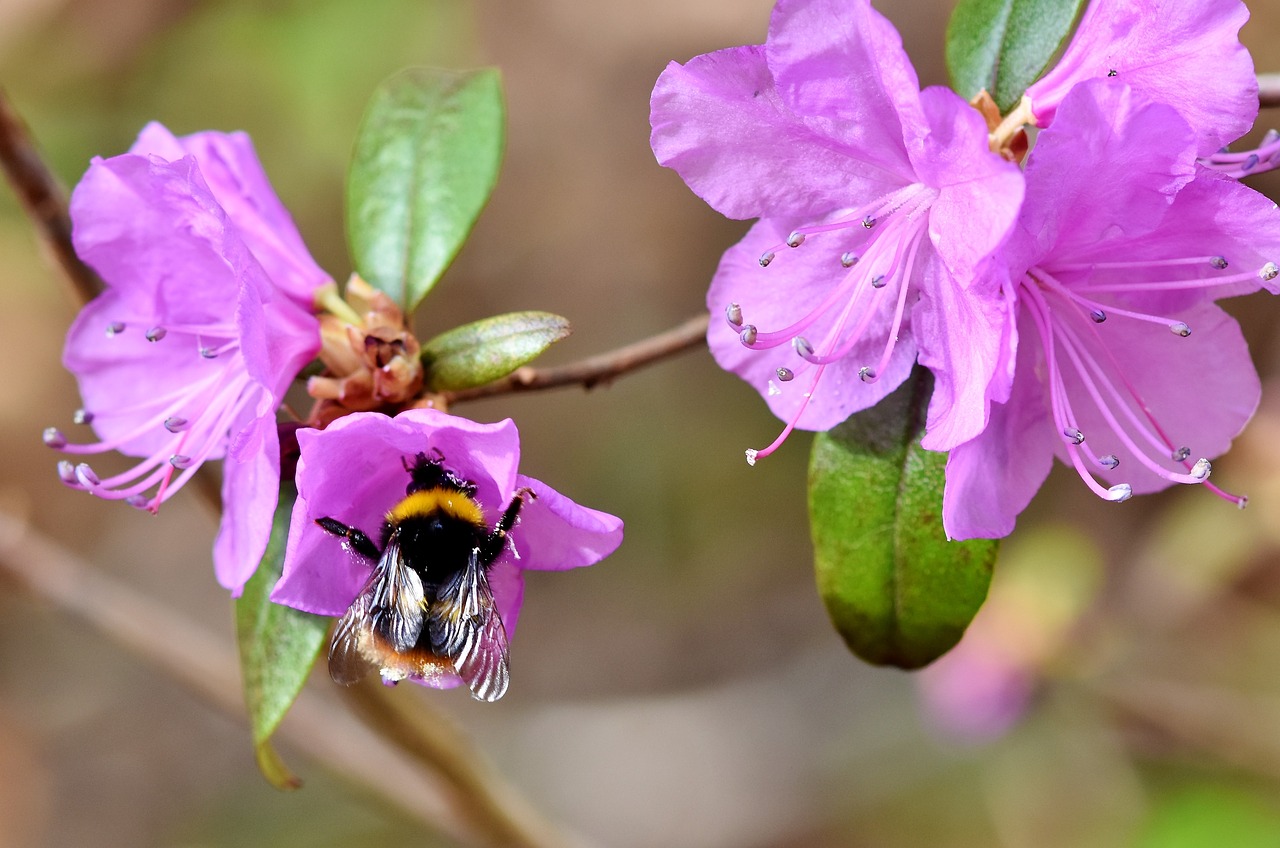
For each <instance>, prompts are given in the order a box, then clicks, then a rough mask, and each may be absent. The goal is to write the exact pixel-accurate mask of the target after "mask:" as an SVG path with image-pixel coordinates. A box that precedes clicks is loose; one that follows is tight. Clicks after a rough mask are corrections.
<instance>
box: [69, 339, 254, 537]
mask: <svg viewBox="0 0 1280 848" xmlns="http://www.w3.org/2000/svg"><path fill="white" fill-rule="evenodd" d="M126 332H142V333H143V335H144V337H145V338H146V339H147V341H148V342H150V343H152V344H155V345H157V346H159V347H161V348H162V349H161V350H158V351H157V354H158V355H157V356H156V357H155V358H156V362H155V367H156V369H157V370H162V369H164V368H165V367H166V364H165V360H168V361H169V362H173V361H174V359H175V358H182V357H186V358H198V359H199V360H201V361H202V362H207V363H208V365H207V369H208V371H207V374H205V375H203V376H201V377H199V378H198V379H196V380H194V381H193V382H191V383H188V384H187V385H183V386H181V387H180V388H177V389H174V390H172V391H169V392H167V393H164V394H158V395H155V396H152V397H147V398H144V399H142V400H138V401H135V402H133V403H128V404H125V405H121V406H117V407H112V408H104V409H95V410H79V411H78V412H77V413H76V415H75V422H76V423H77V424H89V423H91V422H95V421H96V422H98V423H99V424H100V425H101V424H109V423H112V422H114V426H112V427H110V428H109V429H110V431H111V432H114V433H116V435H114V436H112V437H110V438H107V439H103V440H101V441H98V442H92V443H86V444H72V443H69V442H68V440H67V438H66V436H64V435H63V434H62V432H61V431H59V430H58V429H57V428H54V427H50V428H48V429H47V430H45V431H44V442H45V444H47V445H49V446H50V447H52V448H55V449H57V450H61V451H63V452H64V453H69V454H96V453H105V452H107V451H112V450H118V449H120V448H121V447H124V448H126V449H127V448H128V445H129V444H130V443H131V442H134V441H136V440H138V439H144V438H145V439H147V440H148V444H150V445H152V446H153V448H154V449H153V450H152V451H151V453H150V454H149V455H148V456H146V457H145V458H144V459H142V461H141V462H139V463H137V464H136V465H134V466H133V467H132V468H130V469H129V470H127V471H125V472H123V473H121V474H117V475H114V476H112V477H107V478H100V477H99V476H98V475H97V473H96V472H95V471H94V470H93V468H92V467H91V466H90V465H89V464H88V463H87V462H81V463H78V464H77V463H72V462H70V461H67V460H63V461H61V462H59V463H58V475H59V477H61V479H62V481H63V482H64V483H66V484H67V485H68V486H70V487H72V488H76V489H83V490H86V491H88V492H90V493H92V494H94V495H97V496H98V497H102V498H108V499H111V500H124V501H126V502H127V503H129V504H130V505H132V506H135V507H138V508H139V509H147V510H149V511H151V512H155V511H156V510H158V509H159V507H160V504H161V503H162V502H164V501H166V500H168V499H169V497H170V496H172V495H173V494H174V493H175V492H177V491H178V490H179V489H181V488H182V487H183V486H184V485H185V484H186V482H187V481H188V480H190V479H191V477H192V476H193V475H194V474H195V473H196V471H197V470H199V467H200V465H201V463H203V462H204V461H205V460H206V459H209V458H215V459H216V458H218V457H219V456H221V452H222V451H223V450H224V449H225V447H226V444H227V433H228V431H229V430H230V429H231V427H232V426H233V424H234V423H235V422H236V420H237V419H239V418H240V417H241V415H242V413H243V412H244V411H245V410H246V409H248V408H250V407H252V406H253V405H254V402H255V401H256V400H257V398H258V397H259V396H260V393H261V392H262V391H266V389H265V388H264V387H262V386H261V385H259V384H258V383H257V382H256V381H254V380H253V379H252V378H250V376H249V374H248V372H247V370H246V368H245V363H244V359H243V357H242V356H241V355H240V342H239V335H238V330H237V328H236V327H235V326H234V325H231V324H225V325H212V324H209V325H199V326H185V325H173V324H168V325H165V326H163V327H161V326H156V327H151V328H149V329H147V330H145V331H143V330H139V329H137V328H134V327H128V326H126V325H125V324H124V322H120V321H115V322H111V323H110V324H108V325H107V327H106V333H107V335H108V336H110V337H113V338H114V337H118V336H120V335H121V334H123V333H126ZM157 436H158V437H159V438H158V439H157V438H156V437H157ZM156 445H158V447H155V446H156ZM135 455H136V454H135ZM175 475H176V477H175ZM151 489H154V490H155V491H154V492H153V493H150V494H148V490H151Z"/></svg>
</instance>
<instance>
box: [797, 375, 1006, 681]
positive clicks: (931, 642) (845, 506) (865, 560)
mask: <svg viewBox="0 0 1280 848" xmlns="http://www.w3.org/2000/svg"><path fill="white" fill-rule="evenodd" d="M931 388H932V381H931V380H930V379H929V375H928V372H925V371H923V370H922V369H919V368H917V369H916V372H915V373H914V374H913V375H912V377H911V378H910V379H908V380H907V381H906V382H905V383H904V384H903V385H902V387H900V388H899V389H898V390H897V391H896V392H894V394H892V395H890V396H889V397H887V398H885V399H884V400H882V401H881V402H880V403H879V404H877V405H876V406H875V407H873V408H872V409H869V410H866V411H864V412H860V413H858V414H857V415H854V416H853V417H851V418H849V419H848V420H847V421H845V422H844V423H843V424H841V425H839V426H838V427H836V428H834V429H833V430H831V431H830V432H827V433H819V434H818V436H817V437H816V439H815V440H814V444H813V453H812V456H811V458H810V463H809V520H810V530H811V532H812V535H813V548H814V565H815V569H816V572H817V582H818V590H819V592H820V594H821V595H822V600H823V603H825V604H826V607H827V612H828V614H829V615H830V616H831V621H832V623H833V624H834V625H835V628H836V630H837V631H839V633H840V635H841V636H842V637H844V640H845V642H846V643H847V644H848V646H849V648H850V649H851V650H852V651H853V652H854V653H855V654H857V655H858V656H859V657H861V658H863V659H864V660H866V661H867V662H870V663H874V664H876V665H894V666H898V667H900V668H908V669H911V668H920V667H921V666H924V665H927V664H929V663H930V662H932V661H933V660H935V659H937V658H938V657H940V656H942V655H943V654H944V653H946V652H947V651H948V650H950V649H951V648H952V646H954V645H955V643H956V642H958V641H959V640H960V637H961V636H962V635H963V634H964V631H965V628H966V627H968V626H969V622H970V621H972V620H973V616H974V615H975V614H976V613H977V611H978V608H979V607H980V606H981V605H982V602H983V600H984V599H985V598H986V596H987V588H988V586H989V585H990V582H991V572H992V567H993V566H994V563H995V557H996V550H997V547H998V543H997V542H996V541H994V540H990V539H979V540H973V541H967V542H950V541H947V539H946V536H945V534H944V533H943V530H942V487H943V482H944V474H943V472H944V469H945V466H946V459H947V458H946V454H942V453H936V452H934V451H926V450H924V449H922V448H921V447H920V436H921V435H922V434H923V420H924V418H923V413H924V409H925V407H926V405H927V403H928V398H929V393H930V391H931Z"/></svg>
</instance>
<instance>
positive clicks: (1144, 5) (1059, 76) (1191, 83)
mask: <svg viewBox="0 0 1280 848" xmlns="http://www.w3.org/2000/svg"><path fill="white" fill-rule="evenodd" d="M1248 18H1249V11H1248V9H1246V8H1245V6H1244V4H1243V3H1240V2H1239V0H1193V2H1169V0H1093V2H1092V3H1090V5H1089V7H1088V9H1087V10H1086V11H1085V14H1084V17H1083V19H1082V20H1081V22H1080V26H1079V28H1078V30H1077V31H1076V34H1075V36H1074V37H1073V38H1072V40H1071V43H1070V45H1068V47H1067V49H1066V51H1065V52H1064V53H1063V55H1062V58H1061V59H1060V60H1059V61H1058V63H1057V65H1055V66H1054V67H1053V68H1052V69H1050V70H1049V72H1048V73H1046V74H1045V75H1044V76H1043V77H1042V78H1041V79H1040V80H1038V81H1037V82H1036V83H1034V84H1033V85H1032V86H1031V87H1029V88H1028V89H1027V96H1028V97H1030V98H1031V102H1032V105H1033V108H1034V111H1035V115H1036V119H1037V122H1038V124H1039V125H1040V126H1042V127H1043V126H1048V125H1049V124H1051V123H1052V122H1053V121H1054V118H1055V114H1056V112H1057V109H1058V106H1059V104H1060V103H1062V102H1063V99H1064V98H1065V97H1066V96H1067V93H1068V92H1069V91H1070V90H1071V88H1072V86H1074V85H1075V84H1077V83H1080V82H1084V81H1085V80H1088V79H1098V78H1104V77H1107V76H1108V75H1111V74H1113V72H1114V77H1115V78H1116V79H1118V80H1119V81H1120V82H1123V83H1126V84H1128V85H1130V86H1132V87H1133V88H1135V89H1139V90H1141V91H1142V92H1143V93H1144V94H1146V95H1147V96H1149V97H1150V98H1151V99H1153V100H1156V101H1159V102H1161V103H1168V104H1169V105H1171V106H1173V107H1174V108H1175V109H1177V110H1178V112H1179V113H1181V114H1182V116H1183V117H1184V118H1185V119H1186V120H1187V121H1188V122H1189V123H1190V124H1191V126H1192V127H1193V128H1194V130H1195V132H1196V136H1197V139H1198V144H1197V152H1198V154H1199V155H1201V156H1207V155H1209V154H1211V153H1213V152H1215V151H1217V150H1218V149H1219V148H1221V147H1223V146H1224V145H1226V144H1229V143H1231V142H1233V141H1235V140H1236V139H1237V138H1239V137H1240V136H1242V135H1244V134H1245V133H1246V132H1248V130H1249V127H1251V126H1252V125H1253V121H1254V119H1255V118H1256V117H1257V114H1258V82H1257V78H1256V77H1255V76H1254V70H1253V60H1252V59H1251V58H1250V57H1249V52H1248V51H1247V50H1246V49H1245V48H1244V46H1243V45H1241V44H1240V40H1239V36H1238V33H1239V31H1240V27H1241V26H1243V25H1244V22H1245V21H1246V20H1248Z"/></svg>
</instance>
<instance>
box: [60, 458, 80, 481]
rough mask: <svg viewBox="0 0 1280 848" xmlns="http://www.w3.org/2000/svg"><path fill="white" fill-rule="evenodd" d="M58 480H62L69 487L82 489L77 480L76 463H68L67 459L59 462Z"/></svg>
mask: <svg viewBox="0 0 1280 848" xmlns="http://www.w3.org/2000/svg"><path fill="white" fill-rule="evenodd" d="M58 478H59V479H60V480H62V482H63V483H66V484H67V485H68V486H75V487H76V488H79V487H80V481H79V480H77V479H76V466H75V463H72V462H68V461H67V460H65V459H63V460H59V462H58Z"/></svg>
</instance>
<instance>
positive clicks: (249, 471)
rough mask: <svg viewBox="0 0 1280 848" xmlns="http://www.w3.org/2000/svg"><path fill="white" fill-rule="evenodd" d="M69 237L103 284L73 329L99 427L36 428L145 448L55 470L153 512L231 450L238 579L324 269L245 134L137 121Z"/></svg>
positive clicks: (88, 184) (270, 498)
mask: <svg viewBox="0 0 1280 848" xmlns="http://www.w3.org/2000/svg"><path fill="white" fill-rule="evenodd" d="M71 220H72V225H73V232H72V237H73V240H74V243H75V247H76V252H77V253H78V254H79V255H80V258H81V259H83V260H84V261H85V262H86V263H88V264H89V265H90V266H91V267H92V268H93V269H94V270H96V271H97V272H98V274H99V275H100V276H101V277H102V280H103V282H104V283H105V284H106V290H105V291H104V292H103V293H102V294H101V295H99V296H98V297H97V298H95V299H94V300H93V301H92V302H91V303H90V304H88V305H87V306H86V307H85V308H84V310H83V311H81V313H80V315H79V316H78V317H77V318H76V321H75V323H74V324H73V325H72V326H71V329H70V331H69V332H68V334H67V344H66V348H65V350H64V353H63V363H64V365H65V366H66V367H67V369H68V370H69V371H71V372H72V373H73V374H74V375H75V376H76V379H77V381H78V382H79V385H80V394H81V397H82V398H83V400H84V408H83V409H82V410H81V412H80V413H78V414H77V420H78V421H80V422H82V423H87V424H89V425H90V426H92V428H93V430H94V432H95V433H96V434H97V436H98V438H99V439H100V441H98V442H95V443H92V444H68V442H67V439H66V437H65V436H64V435H63V434H62V433H61V432H59V431H57V430H55V429H52V428H51V429H50V430H48V431H46V433H45V441H46V443H48V444H50V445H51V446H53V447H56V448H60V449H61V450H63V451H66V452H67V453H72V454H93V453H102V452H105V451H113V450H114V451H119V452H120V453H123V454H125V455H127V456H133V457H140V458H142V462H140V463H138V464H137V465H135V466H134V467H133V468H131V469H129V470H128V471H125V472H123V473H121V474H117V475H114V476H111V477H106V478H100V477H99V476H98V474H96V473H95V472H94V470H93V469H92V468H91V467H90V466H89V465H88V464H87V463H80V464H78V465H75V464H73V463H71V462H65V461H64V462H61V463H59V473H60V475H61V476H62V479H63V481H64V482H66V483H67V484H68V485H70V486H72V487H74V488H80V489H84V490H86V491H89V492H91V493H93V494H95V495H97V496H99V497H104V498H112V499H123V500H126V501H128V502H129V503H130V504H132V505H134V506H137V507H140V508H146V509H150V510H151V511H153V512H154V511H155V510H156V509H158V508H159V506H160V504H161V503H162V502H163V501H165V500H167V499H168V498H169V497H171V496H172V495H173V494H174V492H176V491H177V490H178V489H180V488H181V487H182V486H183V484H185V483H186V482H187V481H188V480H189V479H190V478H191V476H192V475H193V474H195V472H196V470H197V469H198V468H199V467H200V464H201V463H203V462H204V461H205V460H208V459H222V458H225V459H226V466H225V470H224V481H223V518H222V527H221V529H220V531H219V533H218V538H217V541H216V542H215V545H214V567H215V571H216V573H217V577H218V580H219V582H221V583H222V585H224V586H226V587H227V588H229V589H231V590H233V591H235V592H238V591H239V590H240V589H241V588H242V587H243V585H244V582H245V581H246V580H247V579H248V578H249V576H250V575H251V574H252V573H253V571H254V569H255V568H256V567H257V565H258V562H259V560H261V558H262V555H263V553H264V552H265V550H266V546H267V538H268V536H269V535H270V532H271V517H272V514H273V513H274V511H275V504H276V500H277V496H278V489H279V482H280V451H279V438H278V434H277V430H276V409H277V408H278V407H279V405H280V401H281V398H282V397H283V395H284V393H285V390H286V389H287V388H288V386H289V384H290V382H291V381H292V380H293V379H294V377H295V376H296V375H297V373H298V371H299V370H301V368H302V367H303V366H304V365H305V364H306V363H307V362H309V361H310V360H311V359H312V358H313V357H314V356H315V355H316V353H317V351H318V350H319V347H320V334H319V323H318V321H317V319H316V318H315V316H314V315H313V314H312V307H311V294H312V292H314V291H315V289H316V288H317V287H319V286H320V285H322V284H324V283H326V282H328V280H329V278H328V276H327V275H326V274H325V273H324V272H323V271H321V270H320V269H319V268H318V267H317V266H316V265H315V263H314V262H313V261H312V260H311V257H310V256H309V255H308V254H307V252H306V248H305V247H304V246H303V244H302V239H301V237H300V236H299V235H298V232H297V230H296V229H295V228H294V226H293V223H292V221H291V220H290V219H289V216H288V213H286V212H285V211H284V208H283V207H282V206H281V205H280V201H279V200H278V199H277V198H276V196H275V193H274V192H273V191H272V190H271V186H270V184H269V183H268V182H267V179H266V176H265V174H263V172H262V167H261V165H259V164H258V161H257V158H256V157H255V155H254V152H253V147H252V144H251V143H250V141H249V139H248V137H247V136H245V135H244V134H243V133H234V134H230V135H227V134H223V133H216V132H204V133H197V134H195V135H191V136H186V137H184V138H175V137H174V136H173V135H172V134H171V133H169V131H168V130H166V129H165V128H164V127H161V126H160V125H159V124H151V125H149V126H147V127H146V128H145V129H144V130H143V131H142V133H141V134H140V136H139V137H138V141H137V143H136V144H134V146H133V147H132V148H131V149H130V151H129V152H128V153H126V154H123V155H120V156H113V157H111V158H109V159H100V158H98V159H94V160H93V163H92V164H91V165H90V166H89V170H88V172H87V173H86V174H85V176H84V178H83V179H82V180H81V181H80V183H79V185H77V186H76V189H75V191H74V193H73V194H72V197H71Z"/></svg>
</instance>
